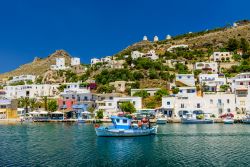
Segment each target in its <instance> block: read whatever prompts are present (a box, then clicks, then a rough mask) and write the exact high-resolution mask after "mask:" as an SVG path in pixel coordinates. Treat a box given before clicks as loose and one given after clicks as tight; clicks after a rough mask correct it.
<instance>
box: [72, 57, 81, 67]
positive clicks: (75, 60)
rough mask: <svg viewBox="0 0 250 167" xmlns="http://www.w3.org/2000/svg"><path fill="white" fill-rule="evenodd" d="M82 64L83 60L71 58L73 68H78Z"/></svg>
mask: <svg viewBox="0 0 250 167" xmlns="http://www.w3.org/2000/svg"><path fill="white" fill-rule="evenodd" d="M80 64H81V60H80V58H78V57H72V58H71V66H78V65H80Z"/></svg>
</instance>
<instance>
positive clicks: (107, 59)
mask: <svg viewBox="0 0 250 167" xmlns="http://www.w3.org/2000/svg"><path fill="white" fill-rule="evenodd" d="M101 61H102V62H103V63H109V62H111V61H112V57H111V56H107V57H104V58H101Z"/></svg>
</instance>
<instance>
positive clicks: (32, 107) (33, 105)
mask: <svg viewBox="0 0 250 167" xmlns="http://www.w3.org/2000/svg"><path fill="white" fill-rule="evenodd" d="M29 103H30V108H31V111H33V110H34V109H36V108H37V100H36V99H35V98H33V99H30V102H29Z"/></svg>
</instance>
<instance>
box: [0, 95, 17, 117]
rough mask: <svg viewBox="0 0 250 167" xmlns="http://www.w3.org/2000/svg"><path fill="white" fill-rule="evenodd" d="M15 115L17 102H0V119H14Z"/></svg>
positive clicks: (4, 100)
mask: <svg viewBox="0 0 250 167" xmlns="http://www.w3.org/2000/svg"><path fill="white" fill-rule="evenodd" d="M15 118H18V115H17V101H16V100H7V99H1V100H0V119H15Z"/></svg>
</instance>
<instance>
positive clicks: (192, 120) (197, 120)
mask: <svg viewBox="0 0 250 167" xmlns="http://www.w3.org/2000/svg"><path fill="white" fill-rule="evenodd" d="M181 123H182V124H212V123H214V121H213V120H211V119H205V120H199V119H182V120H181Z"/></svg>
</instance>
